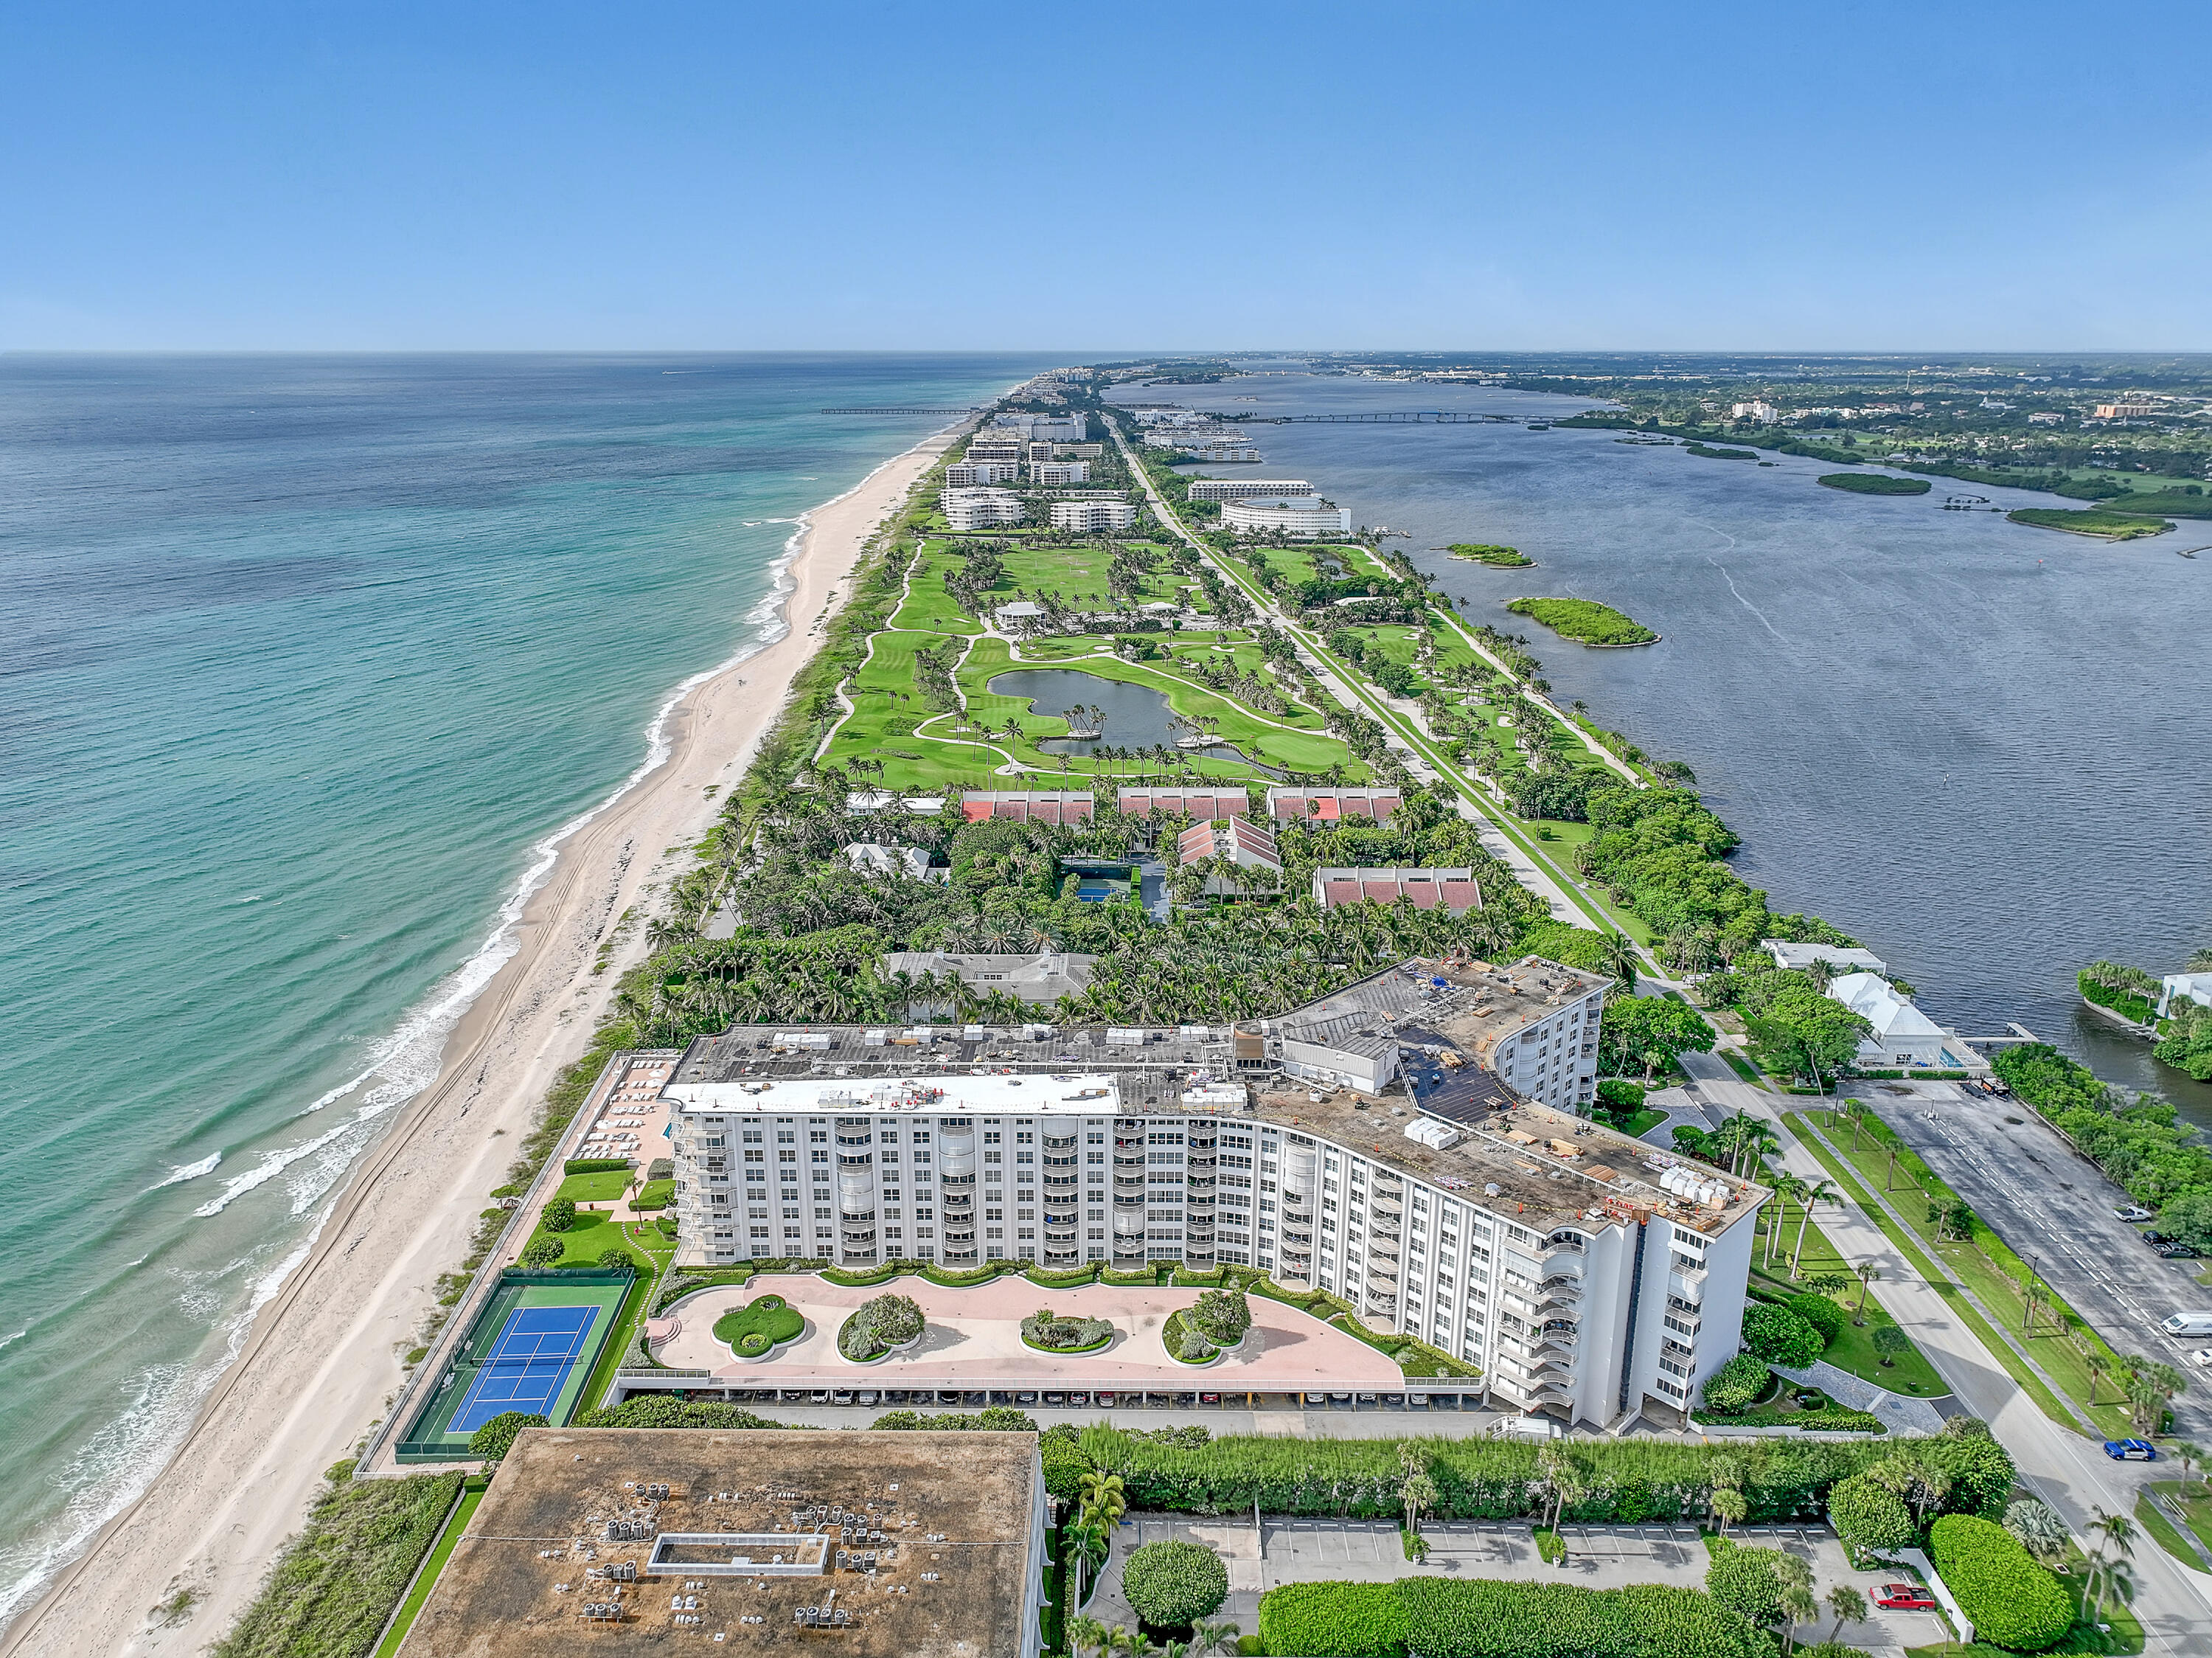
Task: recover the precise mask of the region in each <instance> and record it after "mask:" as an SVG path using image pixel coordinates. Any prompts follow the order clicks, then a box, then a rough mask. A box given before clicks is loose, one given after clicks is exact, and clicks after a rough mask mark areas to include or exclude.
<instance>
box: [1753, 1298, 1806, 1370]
mask: <svg viewBox="0 0 2212 1658" xmlns="http://www.w3.org/2000/svg"><path fill="white" fill-rule="evenodd" d="M1743 1349H1744V1351H1746V1352H1747V1353H1749V1354H1750V1355H1751V1356H1753V1358H1755V1359H1763V1360H1765V1362H1767V1363H1769V1364H1783V1365H1787V1366H1789V1367H1790V1368H1791V1369H1802V1368H1804V1367H1805V1366H1807V1365H1808V1364H1810V1363H1812V1362H1814V1360H1816V1359H1818V1358H1819V1357H1820V1354H1821V1353H1822V1351H1823V1350H1825V1349H1826V1343H1825V1342H1823V1341H1822V1340H1821V1339H1820V1332H1819V1331H1817V1330H1815V1329H1814V1327H1813V1326H1811V1325H1809V1324H1808V1323H1806V1322H1805V1320H1803V1319H1802V1318H1800V1317H1798V1316H1797V1314H1795V1313H1793V1312H1791V1311H1790V1309H1789V1308H1786V1307H1773V1306H1769V1305H1767V1304H1765V1303H1763V1302H1761V1303H1755V1304H1753V1305H1752V1306H1749V1307H1747V1308H1744V1309H1743Z"/></svg>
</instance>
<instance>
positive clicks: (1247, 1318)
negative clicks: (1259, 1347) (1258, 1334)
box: [1183, 1289, 1252, 1347]
mask: <svg viewBox="0 0 2212 1658" xmlns="http://www.w3.org/2000/svg"><path fill="white" fill-rule="evenodd" d="M1183 1322H1184V1324H1186V1325H1188V1326H1192V1327H1194V1328H1195V1329H1196V1330H1197V1332H1198V1333H1199V1334H1200V1335H1201V1336H1203V1337H1205V1338H1206V1340H1208V1341H1210V1342H1212V1344H1214V1345H1215V1346H1217V1347H1234V1346H1235V1345H1236V1344H1237V1343H1238V1342H1240V1341H1242V1340H1243V1339H1244V1332H1246V1331H1248V1330H1249V1329H1250V1328H1251V1327H1252V1308H1251V1305H1250V1303H1249V1302H1248V1301H1245V1299H1244V1292H1243V1290H1241V1289H1209V1290H1206V1292H1205V1293H1204V1294H1203V1295H1200V1296H1199V1298H1198V1299H1197V1300H1196V1301H1194V1302H1192V1303H1191V1305H1190V1308H1189V1309H1188V1311H1187V1312H1185V1313H1184V1314H1183Z"/></svg>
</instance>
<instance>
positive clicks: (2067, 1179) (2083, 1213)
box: [1857, 1082, 2212, 1436]
mask: <svg viewBox="0 0 2212 1658" xmlns="http://www.w3.org/2000/svg"><path fill="white" fill-rule="evenodd" d="M1857 1088H1858V1094H1859V1097H1860V1098H1861V1099H1862V1100H1865V1101H1866V1102H1867V1103H1868V1104H1869V1105H1870V1106H1873V1107H1874V1108H1875V1110H1876V1111H1877V1112H1880V1113H1881V1119H1882V1120H1883V1121H1884V1122H1886V1123H1887V1124H1888V1125H1890V1127H1891V1128H1893V1129H1894V1130H1895V1131H1897V1135H1898V1137H1899V1138H1900V1139H1901V1140H1903V1141H1904V1142H1905V1143H1906V1144H1907V1145H1909V1146H1911V1148H1912V1149H1914V1150H1915V1151H1917V1152H1918V1153H1919V1154H1920V1155H1921V1156H1922V1157H1923V1159H1925V1160H1926V1161H1927V1164H1928V1167H1929V1168H1931V1169H1933V1170H1934V1171H1935V1173H1936V1177H1937V1178H1938V1179H1942V1181H1943V1182H1944V1183H1945V1184H1946V1185H1948V1186H1950V1188H1951V1189H1952V1190H1953V1191H1954V1192H1957V1193H1958V1194H1959V1195H1960V1197H1961V1198H1965V1199H1966V1202H1967V1204H1969V1205H1971V1206H1972V1209H1973V1210H1974V1212H1975V1213H1976V1214H1977V1215H1979V1216H1981V1217H1982V1218H1983V1219H1984V1221H1986V1222H1989V1224H1990V1227H1991V1228H1994V1229H1995V1230H1996V1233H1997V1234H1998V1235H1999V1236H2001V1237H2002V1238H2003V1239H2004V1240H2005V1241H2006V1242H2007V1243H2008V1244H2010V1245H2011V1246H2012V1247H2013V1248H2014V1249H2015V1251H2017V1252H2018V1253H2019V1254H2020V1256H2021V1259H2024V1260H2029V1261H2032V1262H2033V1263H2034V1265H2036V1266H2037V1268H2038V1269H2039V1271H2041V1273H2042V1274H2043V1276H2044V1277H2045V1279H2047V1280H2048V1281H2049V1282H2050V1283H2051V1288H2052V1289H2056V1290H2057V1292H2058V1294H2059V1295H2061V1296H2062V1297H2063V1298H2064V1299H2065V1301H2067V1302H2068V1304H2069V1305H2070V1306H2071V1307H2072V1308H2074V1309H2075V1311H2076V1312H2077V1313H2080V1314H2081V1315H2082V1317H2084V1318H2086V1319H2087V1320H2089V1322H2090V1323H2091V1324H2093V1325H2094V1326H2096V1327H2097V1329H2098V1330H2099V1331H2100V1332H2102V1333H2103V1335H2104V1336H2105V1338H2106V1340H2108V1341H2110V1342H2111V1343H2112V1345H2113V1346H2114V1347H2115V1348H2117V1349H2118V1350H2119V1351H2121V1352H2124V1353H2148V1354H2150V1355H2151V1356H2154V1357H2157V1358H2161V1359H2164V1360H2166V1362H2168V1363H2171V1364H2173V1365H2175V1366H2176V1367H2178V1368H2181V1369H2182V1371H2183V1372H2184V1374H2185V1375H2190V1376H2192V1377H2195V1378H2197V1379H2198V1380H2199V1382H2200V1385H2199V1386H2198V1387H2193V1388H2192V1389H2191V1391H2190V1392H2189V1393H2185V1394H2183V1395H2182V1396H2181V1397H2180V1398H2179V1399H2175V1400H2174V1401H2173V1412H2174V1420H2175V1425H2176V1429H2177V1431H2179V1433H2181V1434H2183V1435H2185V1436H2186V1435H2191V1434H2194V1435H2197V1436H2203V1435H2204V1434H2206V1433H2208V1432H2212V1400H2208V1399H2205V1398H2203V1393H2205V1392H2206V1389H2205V1388H2204V1387H2203V1386H2202V1385H2201V1383H2202V1381H2203V1376H2204V1372H2203V1370H2201V1369H2199V1368H2197V1367H2196V1366H2194V1365H2192V1364H2191V1362H2190V1355H2191V1353H2192V1352H2195V1351H2197V1350H2200V1349H2203V1348H2206V1347H2212V1338H2208V1337H2194V1338H2192V1337H2174V1336H2169V1335H2167V1334H2166V1332H2164V1331H2163V1330H2161V1329H2160V1328H2159V1325H2160V1321H2161V1320H2164V1319H2165V1318H2166V1317H2167V1316H2168V1315H2169V1314H2174V1313H2194V1312H2201V1311H2205V1310H2208V1309H2212V1289H2203V1288H2201V1287H2200V1286H2199V1285H2198V1284H2197V1276H2198V1275H2199V1274H2200V1273H2202V1272H2203V1271H2205V1269H2206V1268H2207V1266H2208V1265H2212V1263H2208V1262H2205V1261H2201V1260H2197V1261H2169V1260H2162V1259H2160V1258H2159V1256H2157V1255H2156V1254H2154V1253H2153V1252H2152V1251H2151V1249H2150V1247H2148V1245H2146V1244H2145V1243H2144V1242H2143V1240H2142V1230H2143V1228H2141V1227H2138V1226H2131V1225H2130V1224H2129V1223H2127V1222H2124V1221H2123V1220H2121V1219H2120V1218H2119V1217H2118V1216H2116V1215H2115V1214H2114V1213H2113V1212H2112V1211H2113V1208H2114V1206H2115V1205H2117V1204H2124V1203H2127V1202H2128V1201H2130V1200H2129V1198H2128V1195H2127V1193H2126V1192H2123V1191H2121V1190H2120V1188H2119V1187H2118V1186H2114V1185H2113V1184H2112V1182H2111V1181H2110V1180H2108V1179H2106V1178H2105V1175H2104V1173H2103V1172H2102V1171H2101V1170H2100V1169H2099V1168H2098V1167H2096V1166H2095V1165H2094V1164H2093V1163H2091V1162H2090V1161H2088V1160H2087V1158H2085V1157H2081V1156H2079V1155H2076V1154H2075V1151H2074V1150H2073V1149H2072V1148H2071V1147H2069V1145H2068V1144H2067V1143H2066V1142H2065V1141H2064V1140H2063V1139H2062V1138H2061V1137H2059V1135H2058V1132H2057V1131H2056V1130H2055V1129H2052V1128H2051V1127H2049V1126H2048V1125H2045V1123H2043V1122H2042V1121H2041V1120H2040V1119H2038V1118H2037V1117H2035V1116H2034V1114H2033V1112H2029V1111H2027V1110H2026V1109H2025V1108H2023V1107H2022V1106H2021V1105H2020V1103H2019V1102H2018V1101H2017V1100H2012V1099H2008V1098H2004V1097H2001V1096H2000V1097H1995V1098H1992V1097H1990V1096H1989V1095H1985V1094H1979V1093H1976V1092H1974V1091H1972V1090H1970V1089H1965V1088H1960V1087H1959V1085H1957V1084H1956V1083H1953V1082H1916V1083H1909V1084H1908V1083H1902V1082H1863V1083H1860V1084H1858V1085H1857ZM1900 1184H1902V1181H1900ZM1907 1192H1908V1195H1910V1188H1907Z"/></svg>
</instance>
